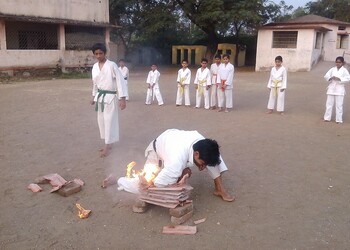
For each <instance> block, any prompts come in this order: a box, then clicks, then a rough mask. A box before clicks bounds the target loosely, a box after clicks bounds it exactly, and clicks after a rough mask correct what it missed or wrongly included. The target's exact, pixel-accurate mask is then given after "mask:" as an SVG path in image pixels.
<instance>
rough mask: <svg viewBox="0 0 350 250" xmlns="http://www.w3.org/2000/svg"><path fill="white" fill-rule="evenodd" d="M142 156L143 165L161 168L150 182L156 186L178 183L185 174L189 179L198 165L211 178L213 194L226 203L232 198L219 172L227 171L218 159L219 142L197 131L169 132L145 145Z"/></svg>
mask: <svg viewBox="0 0 350 250" xmlns="http://www.w3.org/2000/svg"><path fill="white" fill-rule="evenodd" d="M145 156H146V158H147V160H146V164H155V165H157V166H159V167H161V169H160V172H159V173H158V175H157V176H156V178H155V179H154V180H153V184H154V185H155V186H156V187H165V186H168V185H172V184H175V183H178V182H179V180H181V179H182V177H183V176H184V175H185V174H188V175H189V176H191V174H192V171H191V169H190V168H192V167H194V166H197V168H198V169H199V171H202V170H204V169H206V171H207V172H208V174H209V175H210V176H211V177H212V178H213V180H214V185H215V191H214V195H216V196H219V197H221V198H222V199H223V200H225V201H234V199H235V198H234V197H233V196H231V195H230V194H229V193H228V192H227V191H226V190H225V188H224V185H223V181H222V173H223V172H225V171H227V166H226V164H225V162H224V161H223V159H222V158H221V156H220V152H219V145H218V143H217V142H216V141H215V140H211V139H206V138H204V137H203V136H202V135H201V134H199V133H198V132H197V131H184V130H178V129H168V130H166V131H165V132H163V133H162V134H161V135H159V136H158V137H157V138H156V139H155V140H153V141H152V142H151V143H150V144H149V145H148V147H147V148H146V151H145ZM159 162H161V163H162V164H161V166H160V165H159Z"/></svg>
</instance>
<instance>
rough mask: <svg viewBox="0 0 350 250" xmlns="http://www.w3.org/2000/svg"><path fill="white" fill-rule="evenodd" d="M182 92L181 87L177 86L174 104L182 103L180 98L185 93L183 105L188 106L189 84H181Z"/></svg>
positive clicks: (189, 103)
mask: <svg viewBox="0 0 350 250" xmlns="http://www.w3.org/2000/svg"><path fill="white" fill-rule="evenodd" d="M183 86H184V87H183V93H181V91H182V90H181V87H180V86H178V87H177V94H176V105H182V99H183V96H184V95H185V105H186V106H190V105H191V102H190V86H189V85H188V84H185V85H183Z"/></svg>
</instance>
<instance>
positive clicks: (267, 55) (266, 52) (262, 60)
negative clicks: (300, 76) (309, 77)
mask: <svg viewBox="0 0 350 250" xmlns="http://www.w3.org/2000/svg"><path fill="white" fill-rule="evenodd" d="M276 31H281V30H276ZM283 31H295V30H287V29H286V30H283ZM314 36H315V35H314V30H311V29H303V30H299V31H298V39H297V48H295V49H293V48H272V39H273V30H259V33H258V42H257V54H256V65H255V70H256V71H269V70H270V69H271V67H273V66H274V65H275V57H276V56H282V58H283V65H284V66H285V67H286V68H287V69H288V71H291V72H293V71H294V72H295V71H310V70H311V65H312V61H311V58H312V53H313V48H314V47H313V46H314Z"/></svg>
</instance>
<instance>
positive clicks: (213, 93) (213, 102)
mask: <svg viewBox="0 0 350 250" xmlns="http://www.w3.org/2000/svg"><path fill="white" fill-rule="evenodd" d="M220 64H221V56H220V55H216V56H215V58H214V63H213V64H212V65H211V66H210V74H211V88H210V90H211V91H210V109H216V100H217V98H218V94H217V89H218V84H217V83H216V79H217V75H218V70H219V67H220Z"/></svg>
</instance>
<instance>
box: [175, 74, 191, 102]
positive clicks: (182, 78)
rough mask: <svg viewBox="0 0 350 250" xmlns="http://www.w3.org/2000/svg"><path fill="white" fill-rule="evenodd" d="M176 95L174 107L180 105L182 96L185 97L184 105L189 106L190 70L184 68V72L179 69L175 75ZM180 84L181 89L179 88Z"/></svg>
mask: <svg viewBox="0 0 350 250" xmlns="http://www.w3.org/2000/svg"><path fill="white" fill-rule="evenodd" d="M176 81H177V83H178V84H177V94H176V105H182V96H183V94H184V95H185V105H186V106H190V105H191V102H190V82H191V70H190V69H189V68H186V69H185V70H183V69H180V70H179V71H178V73H177V80H176ZM180 83H182V85H183V87H181V85H180Z"/></svg>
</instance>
